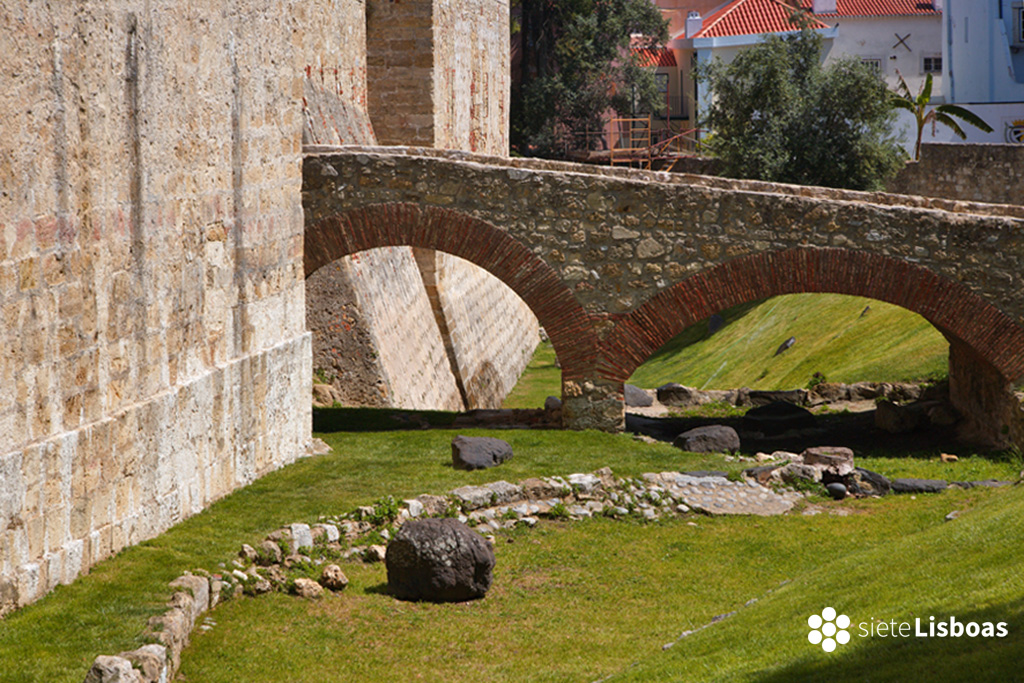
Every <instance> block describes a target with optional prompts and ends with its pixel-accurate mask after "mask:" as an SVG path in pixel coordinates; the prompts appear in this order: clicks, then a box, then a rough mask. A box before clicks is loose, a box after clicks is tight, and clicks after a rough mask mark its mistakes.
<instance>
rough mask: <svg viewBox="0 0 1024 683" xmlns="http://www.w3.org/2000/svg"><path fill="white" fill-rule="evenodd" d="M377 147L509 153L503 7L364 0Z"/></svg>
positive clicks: (471, 1) (461, 0)
mask: <svg viewBox="0 0 1024 683" xmlns="http://www.w3.org/2000/svg"><path fill="white" fill-rule="evenodd" d="M366 2H367V5H366V31H367V49H368V56H367V59H368V65H369V67H368V68H369V82H370V83H371V87H370V91H369V112H370V117H371V119H372V120H373V125H374V129H375V131H376V133H377V140H378V141H379V142H380V144H382V145H418V146H424V147H439V148H443V149H462V150H467V151H473V152H483V153H488V154H501V155H504V154H507V153H508V108H509V106H508V105H509V88H510V72H509V59H510V52H509V50H510V48H509V4H508V0H457V1H453V0H407V1H406V2H402V3H396V2H392V1H391V0H366Z"/></svg>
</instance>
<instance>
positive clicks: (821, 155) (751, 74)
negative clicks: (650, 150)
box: [698, 30, 905, 190]
mask: <svg viewBox="0 0 1024 683" xmlns="http://www.w3.org/2000/svg"><path fill="white" fill-rule="evenodd" d="M821 61H822V59H821V36H819V35H818V34H816V33H814V32H813V31H809V30H802V31H800V32H799V33H794V34H791V35H788V36H785V37H779V36H769V37H767V38H766V39H765V41H764V42H762V43H759V44H758V45H755V46H753V47H751V48H748V49H746V50H744V51H742V52H741V53H740V54H739V55H737V57H736V58H735V59H734V60H733V61H732V62H731V63H730V64H724V63H723V62H721V61H720V60H718V59H715V60H714V61H712V62H711V63H710V64H708V65H704V66H702V67H701V68H700V70H699V72H698V77H699V78H700V79H701V80H702V82H704V83H705V84H706V86H707V87H709V88H710V92H711V93H713V103H712V105H711V107H710V111H708V112H707V114H706V120H705V122H704V124H703V125H706V126H708V127H710V128H711V130H712V132H713V135H712V136H711V140H710V141H709V142H708V144H707V145H706V149H708V150H709V151H710V152H711V153H712V154H714V155H715V156H717V157H719V159H720V160H721V162H722V173H723V174H724V175H727V176H731V177H735V178H753V179H757V180H767V181H774V182H785V183H797V184H801V185H822V186H825V187H844V188H850V189H858V190H868V189H880V188H881V187H883V186H884V185H885V182H886V181H887V180H888V179H889V178H891V177H892V176H893V175H894V174H895V173H896V171H898V170H899V168H900V166H901V164H902V162H903V159H904V156H905V155H904V152H903V150H902V148H901V147H900V146H899V144H898V142H897V141H896V139H895V138H894V135H893V126H894V124H895V113H894V111H893V108H892V105H891V102H890V95H889V91H888V90H887V89H886V87H885V83H884V82H883V81H882V79H880V78H879V77H878V75H877V74H876V73H874V72H873V71H872V70H871V69H870V68H869V67H868V66H867V65H866V64H863V63H862V62H861V61H860V60H858V59H856V58H847V59H841V60H838V61H836V62H833V63H832V64H830V65H829V66H828V67H823V66H822V64H821Z"/></svg>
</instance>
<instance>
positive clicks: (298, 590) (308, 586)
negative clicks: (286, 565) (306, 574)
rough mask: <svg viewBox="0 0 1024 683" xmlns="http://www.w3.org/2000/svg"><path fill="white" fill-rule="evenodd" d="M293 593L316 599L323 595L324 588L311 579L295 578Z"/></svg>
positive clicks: (301, 596)
mask: <svg viewBox="0 0 1024 683" xmlns="http://www.w3.org/2000/svg"><path fill="white" fill-rule="evenodd" d="M295 594H296V595H298V596H299V597H300V598H307V599H309V600H316V599H317V598H322V597H323V596H324V589H323V586H321V585H320V584H319V583H317V582H316V581H314V580H313V579H307V578H298V579H295Z"/></svg>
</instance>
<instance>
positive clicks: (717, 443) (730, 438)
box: [672, 425, 740, 453]
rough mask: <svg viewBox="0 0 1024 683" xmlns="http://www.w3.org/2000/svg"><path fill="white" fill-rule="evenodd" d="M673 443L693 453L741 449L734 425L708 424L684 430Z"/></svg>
mask: <svg viewBox="0 0 1024 683" xmlns="http://www.w3.org/2000/svg"><path fill="white" fill-rule="evenodd" d="M672 445H673V446H675V447H676V448H681V449H683V450H684V451H689V452H691V453H735V452H736V451H738V450H739V449H740V437H739V435H738V434H737V433H736V430H735V429H733V428H732V427H727V426H725V425H708V426H706V427H697V428H695V429H691V430H689V431H686V432H683V433H682V434H680V435H679V436H677V437H676V438H675V440H674V441H673V442H672Z"/></svg>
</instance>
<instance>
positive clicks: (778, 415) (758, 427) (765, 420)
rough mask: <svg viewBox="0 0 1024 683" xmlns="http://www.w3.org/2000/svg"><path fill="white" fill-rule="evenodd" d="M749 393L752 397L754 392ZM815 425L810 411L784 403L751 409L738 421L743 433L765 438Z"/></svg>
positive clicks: (779, 402) (778, 402)
mask: <svg viewBox="0 0 1024 683" xmlns="http://www.w3.org/2000/svg"><path fill="white" fill-rule="evenodd" d="M750 393H751V396H753V394H754V392H750ZM815 424H816V421H815V418H814V414H813V413H811V411H809V410H807V409H806V408H801V407H800V406H798V405H793V404H792V403H787V402H785V401H776V402H775V403H769V404H768V405H764V406H760V407H757V408H751V409H750V410H748V411H747V414H746V415H744V416H743V419H742V420H741V421H740V426H741V428H742V429H743V431H746V432H760V433H762V434H764V435H765V436H776V435H778V434H783V433H785V432H788V431H791V430H795V429H808V428H811V427H814V426H815Z"/></svg>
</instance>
